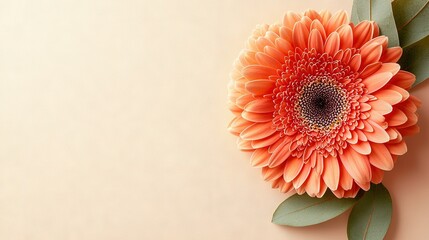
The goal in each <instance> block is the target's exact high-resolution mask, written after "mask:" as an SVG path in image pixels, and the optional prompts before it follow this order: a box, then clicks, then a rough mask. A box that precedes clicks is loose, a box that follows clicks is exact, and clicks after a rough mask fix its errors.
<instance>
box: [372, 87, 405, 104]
mask: <svg viewBox="0 0 429 240" xmlns="http://www.w3.org/2000/svg"><path fill="white" fill-rule="evenodd" d="M373 95H374V96H375V97H376V98H378V99H381V100H383V101H385V102H387V103H389V104H390V105H395V104H397V103H400V102H401V101H402V95H401V94H400V93H399V92H397V91H395V90H391V89H381V90H378V91H377V92H375V93H373Z"/></svg>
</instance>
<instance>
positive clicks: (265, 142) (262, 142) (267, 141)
mask: <svg viewBox="0 0 429 240" xmlns="http://www.w3.org/2000/svg"><path fill="white" fill-rule="evenodd" d="M279 139H280V132H278V133H274V134H273V135H271V136H269V137H266V138H263V139H258V140H253V141H252V147H253V148H263V147H268V146H270V145H272V144H274V143H275V142H277V140H279Z"/></svg>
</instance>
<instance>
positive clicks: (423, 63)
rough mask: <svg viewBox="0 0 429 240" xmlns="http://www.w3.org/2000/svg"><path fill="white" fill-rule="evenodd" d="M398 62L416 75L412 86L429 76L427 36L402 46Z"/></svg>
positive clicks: (428, 41) (404, 68) (428, 42)
mask: <svg viewBox="0 0 429 240" xmlns="http://www.w3.org/2000/svg"><path fill="white" fill-rule="evenodd" d="M399 64H400V65H401V68H402V69H403V70H406V71H409V72H412V73H413V74H414V75H416V82H415V83H414V86H415V85H417V84H419V83H421V82H423V81H424V80H426V79H428V78H429V36H427V37H426V38H424V39H422V40H420V41H418V42H417V43H415V44H413V45H411V46H409V47H406V48H404V53H403V54H402V57H401V60H399Z"/></svg>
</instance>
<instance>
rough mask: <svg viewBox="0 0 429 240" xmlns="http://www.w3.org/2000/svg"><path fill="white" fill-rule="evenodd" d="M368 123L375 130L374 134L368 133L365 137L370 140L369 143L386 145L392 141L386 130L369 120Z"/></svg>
mask: <svg viewBox="0 0 429 240" xmlns="http://www.w3.org/2000/svg"><path fill="white" fill-rule="evenodd" d="M367 122H368V123H369V124H370V125H371V126H372V128H373V129H374V131H373V132H366V133H365V135H366V137H367V138H368V141H371V142H374V143H386V142H388V141H389V140H390V137H389V134H388V133H387V132H386V130H384V129H383V128H382V127H381V126H380V125H379V124H378V123H376V122H374V121H372V120H370V119H367Z"/></svg>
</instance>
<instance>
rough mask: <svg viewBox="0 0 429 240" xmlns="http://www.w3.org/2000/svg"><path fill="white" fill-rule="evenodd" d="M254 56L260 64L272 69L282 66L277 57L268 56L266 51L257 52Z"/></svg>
mask: <svg viewBox="0 0 429 240" xmlns="http://www.w3.org/2000/svg"><path fill="white" fill-rule="evenodd" d="M255 58H256V61H257V62H258V63H259V64H261V65H264V66H267V67H270V68H274V69H281V68H282V64H281V63H280V62H279V61H277V59H275V58H273V57H271V56H269V55H268V54H266V53H263V52H258V53H256V55H255Z"/></svg>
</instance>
